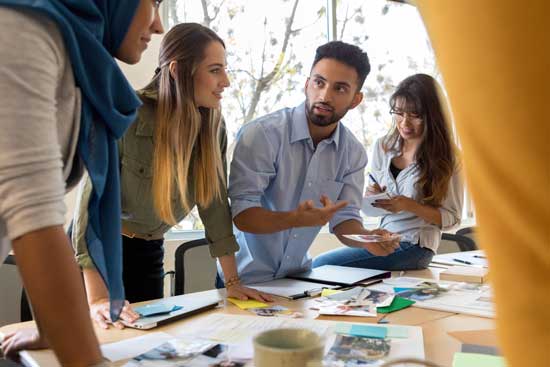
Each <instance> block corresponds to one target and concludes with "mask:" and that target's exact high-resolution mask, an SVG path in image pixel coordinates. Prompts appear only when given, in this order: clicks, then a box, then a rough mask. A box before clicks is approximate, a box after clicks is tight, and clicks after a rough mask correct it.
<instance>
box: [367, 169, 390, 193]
mask: <svg viewBox="0 0 550 367" xmlns="http://www.w3.org/2000/svg"><path fill="white" fill-rule="evenodd" d="M369 177H370V179H371V180H372V182H374V184H375V185H376V187H377V188H378V190H380V192H384V193H386V196H387V197H388V199H391V196H390V194H388V192H387V191H384V190H382V186H380V184H379V183H378V181H376V179H375V178H374V176H373V175H371V174H370V172H369Z"/></svg>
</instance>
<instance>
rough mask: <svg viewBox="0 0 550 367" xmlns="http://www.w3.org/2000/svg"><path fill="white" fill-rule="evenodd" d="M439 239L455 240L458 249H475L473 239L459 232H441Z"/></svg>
mask: <svg viewBox="0 0 550 367" xmlns="http://www.w3.org/2000/svg"><path fill="white" fill-rule="evenodd" d="M441 239H442V240H444V241H451V242H456V244H457V246H458V248H459V249H460V251H474V250H477V246H476V243H475V241H474V240H472V239H471V238H469V237H466V236H462V235H460V234H458V232H457V234H451V233H443V234H441Z"/></svg>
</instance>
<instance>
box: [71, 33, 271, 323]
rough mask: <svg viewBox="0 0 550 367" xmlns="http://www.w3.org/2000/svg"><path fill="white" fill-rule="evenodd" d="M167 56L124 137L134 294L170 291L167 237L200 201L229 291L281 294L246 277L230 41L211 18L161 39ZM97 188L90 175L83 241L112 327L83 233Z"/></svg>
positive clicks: (132, 298) (77, 235)
mask: <svg viewBox="0 0 550 367" xmlns="http://www.w3.org/2000/svg"><path fill="white" fill-rule="evenodd" d="M159 65H160V66H159V67H158V68H157V70H156V71H155V76H154V77H153V79H152V80H151V82H150V83H149V85H147V86H146V87H145V88H144V89H142V90H140V91H138V95H139V96H140V98H141V100H142V102H143V106H142V107H141V108H140V110H139V113H138V117H137V120H136V121H135V123H134V124H133V125H132V126H131V127H130V128H129V129H128V131H127V132H126V134H125V135H124V137H123V138H122V139H121V140H120V141H119V151H120V153H119V154H120V162H121V166H120V169H121V191H122V195H121V197H122V240H123V280H124V286H125V292H126V299H127V301H129V302H130V303H133V302H139V301H144V300H149V299H157V298H162V297H163V274H164V269H163V255H164V250H163V236H164V234H165V233H166V232H167V231H168V230H169V229H170V228H171V227H172V226H173V225H175V224H176V223H178V222H179V221H181V220H182V219H183V218H184V217H185V216H186V215H187V214H188V213H189V211H190V210H191V209H192V208H193V207H194V206H195V205H197V207H198V210H199V215H200V217H201V219H202V221H203V223H204V226H205V235H206V238H207V240H208V242H209V243H210V253H211V255H212V256H213V257H217V258H218V259H219V260H220V263H221V266H222V268H223V272H224V275H225V279H226V283H225V286H226V288H227V294H228V296H230V297H237V298H241V299H247V298H248V297H251V298H255V299H258V300H271V299H270V297H269V296H267V295H264V294H261V293H259V292H257V291H255V290H253V289H250V288H246V287H243V286H241V285H240V284H239V278H238V274H237V267H236V265H235V257H234V253H235V252H236V251H237V250H238V248H239V247H238V245H237V242H236V241H235V237H234V236H233V230H232V222H231V214H230V209H229V203H228V200H227V188H226V156H225V153H226V148H227V134H226V130H225V126H224V122H223V119H222V116H221V113H220V101H221V98H222V92H223V91H224V89H225V88H226V87H228V86H229V80H228V77H227V74H226V60H225V45H224V43H223V41H222V40H221V38H219V37H218V36H217V35H216V34H215V33H214V32H213V31H212V30H210V29H208V28H206V27H204V26H202V25H199V24H195V23H184V24H179V25H176V26H175V27H173V28H172V29H171V30H170V31H169V32H168V33H167V34H166V37H165V38H164V40H163V42H162V44H161V48H160V56H159ZM88 187H89V182H86V183H85V184H84V187H83V192H82V196H81V198H82V202H81V204H80V205H79V206H80V210H79V213H78V214H77V218H76V220H75V221H74V231H73V243H74V245H75V247H76V252H77V259H78V262H79V264H80V266H81V267H82V268H83V273H84V280H85V283H86V291H87V296H88V303H89V305H90V311H91V313H92V318H93V319H94V321H95V322H96V323H97V324H98V325H100V326H101V327H103V328H107V327H108V322H109V313H108V309H109V301H108V298H107V293H106V290H105V289H104V287H103V283H102V282H101V281H100V278H99V274H98V272H97V271H96V269H95V267H94V265H93V263H92V262H91V261H90V257H89V254H88V252H87V250H86V249H87V246H86V244H85V241H83V233H82V228H85V223H86V220H87V218H86V216H85V211H84V210H83V208H85V202H86V198H87V196H88V195H87V193H88V191H89V189H88ZM197 276H200V274H197ZM137 316H138V315H137V314H136V313H135V312H134V311H132V309H131V307H129V306H126V307H125V308H124V309H123V312H122V314H121V318H122V319H123V320H125V321H130V322H131V321H133V320H135V319H136V318H137ZM115 326H116V327H122V324H121V323H120V322H117V323H115Z"/></svg>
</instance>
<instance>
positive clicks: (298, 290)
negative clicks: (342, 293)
mask: <svg viewBox="0 0 550 367" xmlns="http://www.w3.org/2000/svg"><path fill="white" fill-rule="evenodd" d="M246 286H247V287H248V288H254V289H256V290H257V291H260V292H264V293H268V294H272V295H274V296H279V297H284V298H287V299H291V300H294V299H300V298H306V297H314V296H318V295H320V294H321V292H322V291H323V289H325V288H328V289H335V288H340V287H339V286H338V285H329V284H323V283H314V282H307V281H303V280H297V279H289V278H280V279H274V280H270V281H267V282H262V283H254V284H247V285H246Z"/></svg>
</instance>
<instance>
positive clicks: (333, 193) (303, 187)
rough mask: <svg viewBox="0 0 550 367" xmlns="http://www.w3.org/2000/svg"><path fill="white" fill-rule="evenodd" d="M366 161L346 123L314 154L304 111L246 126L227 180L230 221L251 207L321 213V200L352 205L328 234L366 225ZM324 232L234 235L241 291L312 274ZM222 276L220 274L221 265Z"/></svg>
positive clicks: (303, 229) (301, 230) (332, 222)
mask: <svg viewBox="0 0 550 367" xmlns="http://www.w3.org/2000/svg"><path fill="white" fill-rule="evenodd" d="M366 165H367V154H366V152H365V149H364V148H363V146H362V145H361V143H360V142H359V141H358V140H357V139H356V138H355V137H354V136H353V134H352V133H351V131H350V130H348V129H347V128H346V127H345V126H344V125H342V123H341V122H339V123H338V127H337V128H336V130H335V131H334V133H333V134H332V136H331V137H330V138H328V139H325V140H323V141H321V142H320V143H319V144H318V145H317V147H316V148H315V147H314V145H313V140H312V139H311V136H310V133H309V128H308V124H307V119H306V112H305V104H304V103H302V104H301V105H299V106H298V107H295V108H285V109H282V110H279V111H277V112H274V113H271V114H269V115H266V116H264V117H261V118H259V119H256V120H255V121H252V122H250V123H248V124H247V125H246V126H244V127H243V128H242V129H241V131H240V132H239V135H238V137H237V144H236V146H235V151H234V154H233V161H232V162H231V172H230V176H229V197H230V199H231V207H232V214H233V218H235V217H236V216H237V215H238V214H239V213H241V212H242V211H244V210H246V209H248V208H252V207H263V208H265V209H268V210H272V211H290V210H294V209H296V207H298V204H299V203H301V202H303V201H305V200H313V201H314V202H315V203H316V206H321V203H320V201H319V198H320V196H321V195H323V194H324V195H326V196H328V197H329V198H330V199H331V200H332V201H334V202H335V201H338V200H346V201H348V202H349V205H348V206H347V207H345V208H344V209H342V210H340V211H338V212H337V213H336V214H335V215H334V216H333V218H332V219H331V220H330V230H331V232H332V230H333V228H334V227H335V226H336V225H338V224H340V223H341V222H343V221H346V220H349V219H355V220H357V221H359V222H361V221H362V219H361V216H360V214H359V210H360V208H361V200H362V196H363V195H362V194H363V185H364V169H365V166H366ZM320 229H321V227H319V226H318V227H301V228H292V229H289V230H285V231H281V232H276V233H271V234H252V233H246V232H240V231H238V230H236V237H237V242H238V243H239V245H240V250H239V252H238V253H237V254H236V260H237V267H238V271H239V277H240V278H241V281H242V282H243V283H247V284H250V283H256V282H262V281H267V280H272V279H274V278H281V277H284V276H285V275H287V274H291V273H295V272H299V271H302V270H306V269H309V268H310V267H311V258H310V257H309V255H308V253H307V251H308V249H309V247H310V246H311V243H312V242H313V240H314V238H315V236H317V234H318V233H319V230H320ZM218 269H219V273H220V274H221V273H222V272H221V269H220V267H219V264H218Z"/></svg>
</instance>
